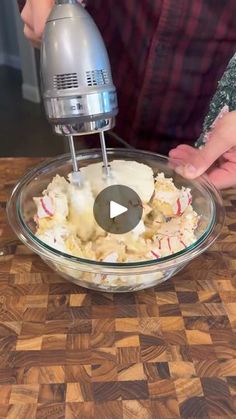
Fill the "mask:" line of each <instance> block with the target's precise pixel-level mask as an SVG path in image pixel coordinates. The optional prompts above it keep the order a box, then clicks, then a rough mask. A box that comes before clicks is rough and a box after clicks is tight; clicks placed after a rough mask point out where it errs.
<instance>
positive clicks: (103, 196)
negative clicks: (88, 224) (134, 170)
mask: <svg viewBox="0 0 236 419" xmlns="http://www.w3.org/2000/svg"><path fill="white" fill-rule="evenodd" d="M93 213H94V218H95V220H96V222H97V223H98V225H99V226H100V227H101V228H102V229H103V230H105V231H106V232H107V233H112V234H125V233H128V232H129V231H131V230H133V229H134V228H135V227H136V226H137V225H138V223H139V222H140V220H141V218H142V214H143V206H142V201H141V199H140V198H139V196H138V195H137V193H136V192H135V191H134V190H133V189H131V188H128V187H127V186H123V185H112V186H108V187H107V188H105V189H103V191H101V192H100V193H99V194H98V196H97V198H96V199H95V202H94V207H93Z"/></svg>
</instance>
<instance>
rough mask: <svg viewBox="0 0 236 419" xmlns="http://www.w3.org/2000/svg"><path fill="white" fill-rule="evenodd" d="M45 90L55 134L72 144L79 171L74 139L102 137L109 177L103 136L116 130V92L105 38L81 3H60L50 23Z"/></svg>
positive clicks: (45, 48) (43, 77)
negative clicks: (86, 136)
mask: <svg viewBox="0 0 236 419" xmlns="http://www.w3.org/2000/svg"><path fill="white" fill-rule="evenodd" d="M41 88H42V96H43V101H44V107H45V111H46V115H47V118H48V120H49V122H50V123H51V125H52V127H53V129H54V131H55V132H56V133H57V134H59V135H63V136H68V138H69V142H70V149H71V155H72V161H73V169H74V171H76V167H77V166H76V165H77V162H76V159H75V154H74V153H73V144H72V143H73V136H74V135H76V136H78V135H85V134H95V133H100V138H101V145H102V151H103V161H104V166H105V170H106V173H107V174H108V172H109V167H108V163H107V158H106V148H105V150H104V147H105V142H104V131H106V130H109V129H111V128H113V127H114V125H115V116H116V115H117V113H118V105H117V95H116V88H115V86H114V84H113V81H112V75H111V68H110V62H109V58H108V54H107V50H106V47H105V45H104V42H103V39H102V36H101V34H100V32H99V30H98V28H97V26H96V24H95V23H94V21H93V19H92V18H91V16H90V15H89V13H88V12H87V11H86V10H85V9H84V7H83V6H81V5H80V4H79V3H77V1H76V0H57V1H56V4H55V6H54V8H53V10H52V12H51V14H50V16H49V18H48V21H47V23H46V26H45V31H44V34H43V39H42V47H41ZM104 153H105V154H104ZM77 169H78V167H77Z"/></svg>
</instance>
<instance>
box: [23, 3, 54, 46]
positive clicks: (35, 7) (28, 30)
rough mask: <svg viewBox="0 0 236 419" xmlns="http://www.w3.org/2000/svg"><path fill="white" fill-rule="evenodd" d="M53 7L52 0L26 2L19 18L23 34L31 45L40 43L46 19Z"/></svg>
mask: <svg viewBox="0 0 236 419" xmlns="http://www.w3.org/2000/svg"><path fill="white" fill-rule="evenodd" d="M53 5H54V0H40V1H39V0H27V2H26V5H25V7H24V9H23V10H22V13H21V17H22V20H23V22H24V23H25V28H24V33H25V36H26V37H27V39H29V40H30V41H31V42H32V43H34V44H36V45H39V44H40V42H41V38H42V34H43V31H44V27H45V24H46V21H47V18H48V16H49V14H50V12H51V10H52V7H53Z"/></svg>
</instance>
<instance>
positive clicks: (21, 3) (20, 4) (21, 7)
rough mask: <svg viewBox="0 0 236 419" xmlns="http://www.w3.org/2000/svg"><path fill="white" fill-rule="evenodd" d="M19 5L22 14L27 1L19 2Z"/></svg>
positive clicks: (21, 0)
mask: <svg viewBox="0 0 236 419" xmlns="http://www.w3.org/2000/svg"><path fill="white" fill-rule="evenodd" d="M17 3H18V6H19V9H20V12H21V11H22V9H23V7H24V5H25V3H26V0H17Z"/></svg>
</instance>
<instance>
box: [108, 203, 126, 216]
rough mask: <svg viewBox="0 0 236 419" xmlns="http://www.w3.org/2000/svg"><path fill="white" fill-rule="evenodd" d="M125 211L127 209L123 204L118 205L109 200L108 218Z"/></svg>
mask: <svg viewBox="0 0 236 419" xmlns="http://www.w3.org/2000/svg"><path fill="white" fill-rule="evenodd" d="M126 211H128V208H126V207H124V206H123V205H120V204H118V203H117V202H114V201H111V202H110V218H115V217H118V216H119V215H121V214H124V213H125V212H126Z"/></svg>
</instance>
